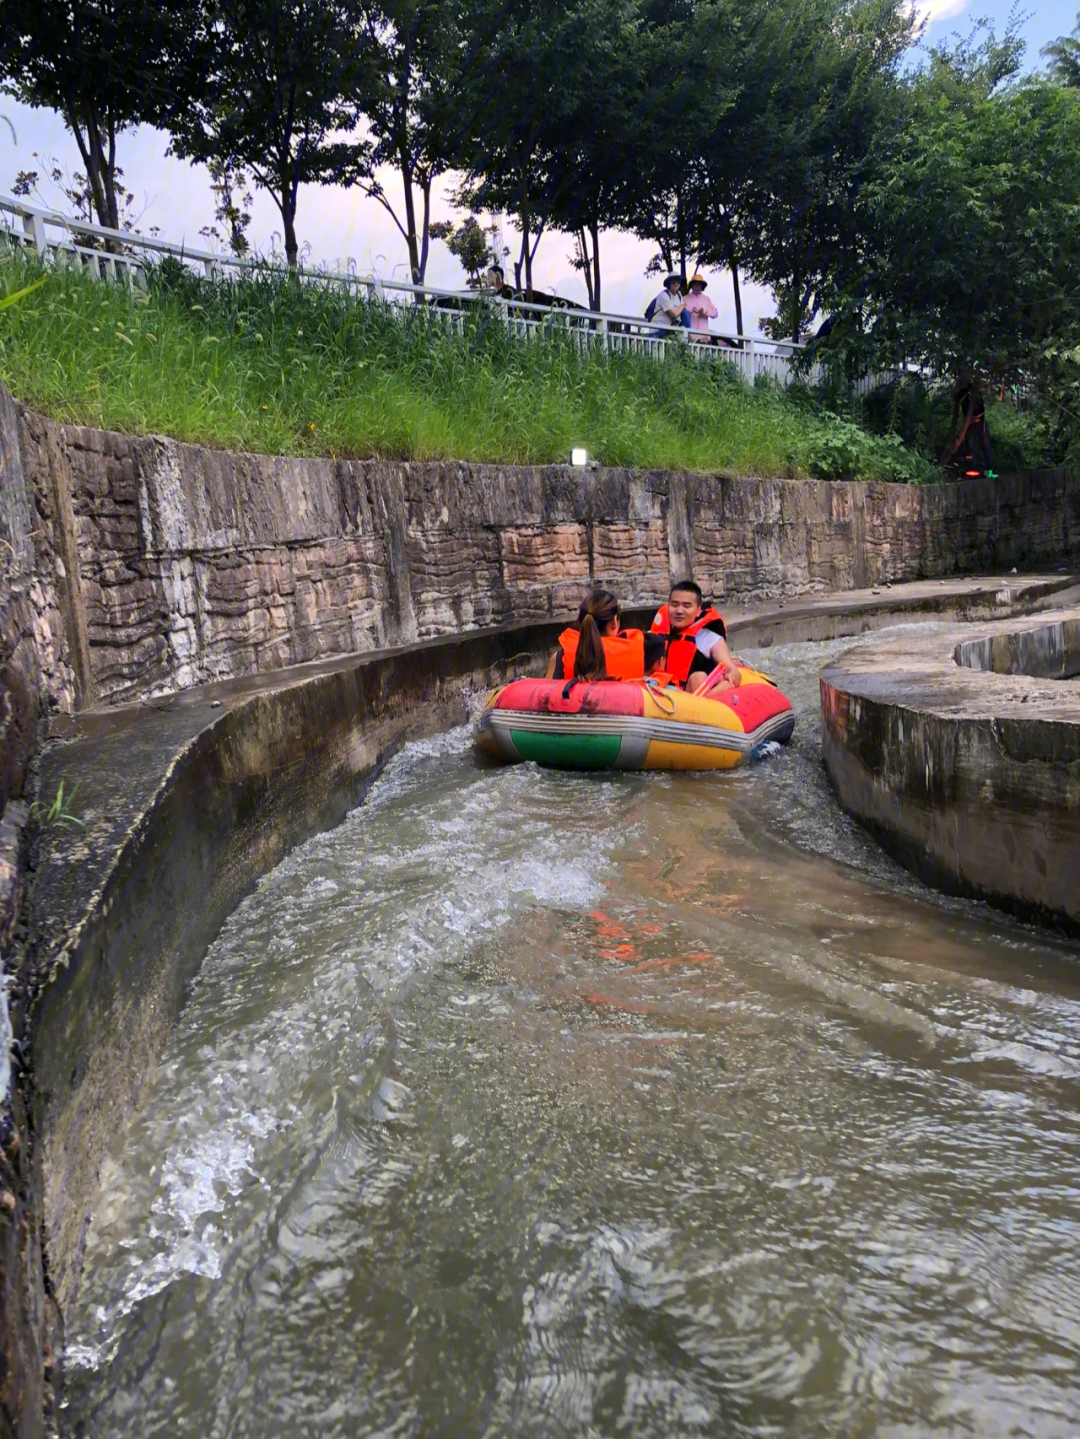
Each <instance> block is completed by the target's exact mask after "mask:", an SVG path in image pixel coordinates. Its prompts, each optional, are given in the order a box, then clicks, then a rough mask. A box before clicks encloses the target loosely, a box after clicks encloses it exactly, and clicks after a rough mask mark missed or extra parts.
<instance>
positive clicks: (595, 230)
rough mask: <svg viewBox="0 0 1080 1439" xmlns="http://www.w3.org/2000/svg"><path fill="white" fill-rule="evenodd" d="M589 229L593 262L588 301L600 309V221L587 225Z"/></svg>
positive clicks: (595, 308)
mask: <svg viewBox="0 0 1080 1439" xmlns="http://www.w3.org/2000/svg"><path fill="white" fill-rule="evenodd" d="M589 230H590V232H591V234H592V263H593V282H592V299H591V300H590V302H589V303H590V304H591V305H592V307H593V309H594V310H600V309H602V308H603V306H602V305H601V304H600V222H599V221H598V220H594V221H593V223H592V224H591V225H590V226H589Z"/></svg>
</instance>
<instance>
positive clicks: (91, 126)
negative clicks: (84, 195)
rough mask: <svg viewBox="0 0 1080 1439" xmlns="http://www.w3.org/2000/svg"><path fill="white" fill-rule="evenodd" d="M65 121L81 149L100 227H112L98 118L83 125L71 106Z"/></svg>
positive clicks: (67, 107) (87, 181) (68, 108)
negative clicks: (103, 173) (106, 195)
mask: <svg viewBox="0 0 1080 1439" xmlns="http://www.w3.org/2000/svg"><path fill="white" fill-rule="evenodd" d="M64 119H65V120H66V121H67V124H68V129H69V130H70V131H71V133H72V134H73V135H74V136H75V143H76V145H78V147H79V157H80V158H81V160H82V162H83V168H84V169H85V171H86V183H87V185H89V187H90V199H91V202H92V204H93V206H94V214H95V215H96V216H97V222H98V224H99V225H110V224H111V221H110V220H109V206H108V201H107V200H106V197H105V183H104V179H103V176H102V171H103V169H104V167H105V156H104V154H103V152H102V148H101V130H100V127H99V125H98V123H97V116H96V115H93V114H91V115H89V116H88V117H87V122H86V124H85V125H83V123H82V121H81V119H80V117H79V113H78V110H77V108H76V107H75V106H74V105H71V106H66V107H65V110H64Z"/></svg>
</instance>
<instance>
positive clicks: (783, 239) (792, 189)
mask: <svg viewBox="0 0 1080 1439" xmlns="http://www.w3.org/2000/svg"><path fill="white" fill-rule="evenodd" d="M915 33H916V29H915V20H914V17H913V12H912V10H911V9H910V8H909V7H906V6H905V5H903V4H902V3H900V0H851V3H848V0H800V3H799V5H798V6H792V7H791V8H790V9H789V10H787V11H785V14H784V18H783V24H782V25H781V26H780V27H779V28H778V29H777V31H776V34H775V48H774V52H773V54H774V59H773V61H772V64H771V66H766V67H764V68H763V69H762V70H761V74H762V82H763V85H762V91H761V92H760V96H759V94H758V93H756V92H754V91H751V93H750V94H749V95H748V96H747V97H746V101H745V103H749V104H751V105H752V106H753V107H754V108H755V109H757V110H758V116H759V130H758V133H757V136H756V138H755V140H754V143H753V153H752V156H750V157H748V158H751V159H752V164H751V165H749V166H748V167H747V169H748V172H749V174H750V175H751V176H752V179H751V182H750V184H749V185H748V186H746V188H745V190H744V193H743V194H742V196H741V199H740V204H741V211H742V213H741V216H740V224H741V234H742V239H743V249H744V256H743V258H744V261H745V263H746V266H747V269H748V271H749V273H750V274H752V275H753V276H754V278H755V279H757V280H759V281H762V282H764V283H766V284H768V285H770V286H771V287H772V288H773V290H774V292H775V294H776V297H777V304H778V311H779V315H780V318H781V320H782V322H783V326H784V329H785V330H786V333H787V334H789V335H790V336H791V337H792V339H793V340H795V341H798V339H799V338H800V335H801V333H802V331H803V329H804V328H805V326H806V325H807V323H808V322H809V321H810V320H811V319H812V317H813V316H814V314H815V313H817V312H818V311H819V310H820V308H821V304H822V297H823V295H824V293H825V292H826V291H827V290H828V289H829V287H830V285H831V276H832V274H833V271H834V270H835V269H836V268H837V267H838V266H839V267H841V268H843V267H845V266H847V265H848V264H849V262H854V263H858V258H859V257H860V255H861V245H862V237H861V235H860V232H859V227H858V217H859V215H860V196H861V193H862V190H863V188H864V186H865V185H866V183H867V181H868V179H869V177H870V176H871V175H872V173H873V166H874V163H875V157H876V156H877V155H878V154H879V153H880V151H881V148H882V146H883V145H884V144H885V143H887V141H888V140H889V138H890V137H891V136H893V135H894V134H895V132H896V128H897V117H898V114H899V109H900V95H901V82H900V79H899V67H900V61H901V58H902V56H903V54H904V52H905V51H906V49H907V48H908V46H909V44H910V42H911V40H912V38H913V36H914V34H915ZM759 107H760V108H759Z"/></svg>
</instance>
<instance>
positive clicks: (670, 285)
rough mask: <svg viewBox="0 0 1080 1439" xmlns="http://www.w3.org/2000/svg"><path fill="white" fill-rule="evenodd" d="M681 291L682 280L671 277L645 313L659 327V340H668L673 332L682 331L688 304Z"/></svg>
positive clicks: (675, 276) (677, 277)
mask: <svg viewBox="0 0 1080 1439" xmlns="http://www.w3.org/2000/svg"><path fill="white" fill-rule="evenodd" d="M681 291H682V280H681V278H680V277H679V276H678V275H669V276H668V277H667V279H666V280H665V281H664V288H663V289H662V290H661V291H660V293H659V295H657V297H656V299H655V300H653V301H652V302H651V303H650V305H649V306H648V308H647V309H646V311H645V318H646V319H647V320H651V321H652V322H653V324H654V325H656V326H657V327H658V328H657V330H656V334H657V338H658V339H662V340H666V339H668V338H669V336H670V332H671V331H672V330H680V329H681V328H682V326H683V323H684V321H683V318H682V316H683V311H684V310H685V309H686V304H685V302H684V301H683V297H682V294H681Z"/></svg>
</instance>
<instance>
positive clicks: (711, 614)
mask: <svg viewBox="0 0 1080 1439" xmlns="http://www.w3.org/2000/svg"><path fill="white" fill-rule="evenodd" d="M717 622H719V623H718V625H717V627H718V629H720V630H723V629H724V617H723V615H721V614H720V612H719V611H718V610H714V609H706V610H703V611H702V612H701V614H700V615H698V617H697V619H696V620H695V621H694V622H693V624H690V625H687V627H686V629H684V630H680V631H679V633H678V634H677V635H672V634H671V619H670V616H669V615H668V607H667V605H661V606H660V608H659V609H658V610H657V611H656V615H655V617H654V619H653V622H652V624H651V625H650V626H649V629H650V632H651V633H652V634H654V635H671V638H670V639H669V640H668V646H667V660H666V666H667V669H668V670H669V671H670V673H671V674H673V675H674V676H675V681H676V683H677V684H680V685H685V684H686V681H687V680H688V679H689V678H690V666H691V665H692V664H693V662H694V656H695V655H696V654H697V644H696V643H695V640H696V638H697V635H698V633H699V631H701V630H704V629H708V628H709V627H710V626H711V625H713V624H716V623H717Z"/></svg>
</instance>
